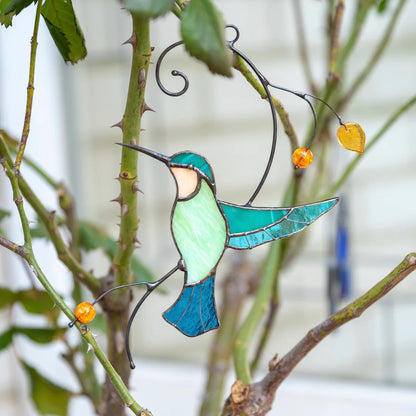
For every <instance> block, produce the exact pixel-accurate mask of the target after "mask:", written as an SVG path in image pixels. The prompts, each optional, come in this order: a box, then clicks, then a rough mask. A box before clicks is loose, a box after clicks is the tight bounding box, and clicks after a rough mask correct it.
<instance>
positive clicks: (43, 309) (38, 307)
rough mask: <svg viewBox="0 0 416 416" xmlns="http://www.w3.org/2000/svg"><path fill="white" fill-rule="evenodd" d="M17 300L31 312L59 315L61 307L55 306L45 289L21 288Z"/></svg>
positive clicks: (52, 315) (51, 315)
mask: <svg viewBox="0 0 416 416" xmlns="http://www.w3.org/2000/svg"><path fill="white" fill-rule="evenodd" d="M16 301H18V302H20V303H21V304H22V306H23V307H24V308H25V309H26V311H27V312H29V313H34V314H40V315H45V314H46V315H50V318H53V317H54V316H55V315H56V316H57V315H59V309H58V308H55V304H54V302H53V300H52V298H51V297H50V296H49V294H48V293H47V292H45V291H43V290H37V289H28V290H20V291H19V292H17V293H16Z"/></svg>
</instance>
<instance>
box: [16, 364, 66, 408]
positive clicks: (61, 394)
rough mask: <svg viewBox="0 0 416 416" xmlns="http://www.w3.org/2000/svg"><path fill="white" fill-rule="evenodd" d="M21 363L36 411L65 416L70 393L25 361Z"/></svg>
mask: <svg viewBox="0 0 416 416" xmlns="http://www.w3.org/2000/svg"><path fill="white" fill-rule="evenodd" d="M22 364H23V368H24V369H25V370H26V373H27V375H28V377H29V379H30V386H31V395H32V399H33V401H34V403H35V406H36V409H37V410H38V412H39V413H40V414H41V415H56V416H67V414H68V403H69V399H70V397H71V393H70V392H69V391H68V390H66V389H64V388H62V387H60V386H58V385H56V384H55V383H52V382H51V381H50V380H48V379H47V378H45V377H44V376H42V375H41V374H40V373H39V372H38V371H37V370H36V369H35V368H33V367H31V366H30V365H28V364H26V363H25V362H22Z"/></svg>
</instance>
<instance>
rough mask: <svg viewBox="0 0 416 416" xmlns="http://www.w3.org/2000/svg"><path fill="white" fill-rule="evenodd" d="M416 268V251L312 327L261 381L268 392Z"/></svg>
mask: <svg viewBox="0 0 416 416" xmlns="http://www.w3.org/2000/svg"><path fill="white" fill-rule="evenodd" d="M414 270H416V253H409V254H408V255H407V256H406V257H405V258H404V260H403V261H402V262H401V263H400V264H399V265H398V266H397V267H395V268H394V270H392V271H391V272H390V273H389V274H388V275H387V276H386V277H385V278H384V279H382V280H381V281H380V282H378V283H377V284H376V285H374V286H373V287H372V288H371V289H370V290H369V291H368V292H366V293H365V294H364V295H362V296H360V297H359V298H358V299H356V300H355V301H353V302H351V303H350V304H349V305H347V306H345V307H344V308H343V309H341V310H340V311H338V312H336V313H335V314H334V315H332V316H330V317H329V318H328V319H326V320H325V321H323V322H322V323H320V324H319V325H317V326H315V327H314V328H312V329H311V330H310V331H309V332H308V333H307V334H306V335H305V336H304V337H303V339H302V340H300V341H299V343H298V344H296V345H295V346H294V347H293V348H292V349H291V350H290V351H289V352H288V353H287V354H286V355H285V356H284V357H283V358H282V359H281V360H280V361H278V362H277V363H276V364H275V366H274V368H272V369H271V371H270V373H269V374H268V375H266V377H265V378H264V379H263V380H262V381H261V382H260V383H261V384H263V385H264V387H266V388H267V390H268V392H269V394H270V393H272V394H274V391H275V390H276V389H277V387H278V386H279V385H280V384H281V383H282V381H283V380H284V379H285V378H286V377H287V376H288V375H289V374H290V372H291V371H292V370H293V369H294V367H295V366H296V365H297V364H298V363H299V362H300V361H301V360H302V359H303V358H304V357H305V356H306V354H308V352H309V351H311V350H312V349H313V348H314V347H315V346H316V345H317V344H318V343H319V342H321V341H322V340H323V339H324V338H326V337H327V336H328V335H329V334H331V333H332V332H333V331H335V330H336V329H337V328H339V327H340V326H342V325H344V324H346V323H347V322H349V321H351V320H353V319H355V318H358V317H360V316H361V314H362V313H363V312H364V311H365V310H366V309H368V308H369V307H370V306H372V305H373V304H374V303H375V302H377V301H378V300H379V299H381V298H382V297H383V296H385V295H386V294H387V293H389V292H390V291H391V290H392V289H393V288H394V287H396V286H397V285H398V284H399V283H400V282H401V281H403V280H404V279H405V278H406V277H407V276H408V275H409V274H410V273H412V272H413V271H414Z"/></svg>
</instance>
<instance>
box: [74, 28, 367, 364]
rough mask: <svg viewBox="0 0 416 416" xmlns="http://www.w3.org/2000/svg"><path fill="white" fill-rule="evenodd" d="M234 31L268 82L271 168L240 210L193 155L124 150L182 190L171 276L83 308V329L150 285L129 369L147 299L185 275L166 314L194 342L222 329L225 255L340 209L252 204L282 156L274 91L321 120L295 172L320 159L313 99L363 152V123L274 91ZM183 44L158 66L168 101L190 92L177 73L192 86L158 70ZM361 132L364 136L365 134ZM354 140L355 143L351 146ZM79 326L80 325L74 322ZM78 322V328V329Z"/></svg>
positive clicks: (174, 221)
mask: <svg viewBox="0 0 416 416" xmlns="http://www.w3.org/2000/svg"><path fill="white" fill-rule="evenodd" d="M228 27H231V28H232V29H234V30H235V33H236V36H235V39H234V40H232V41H230V42H228V43H227V44H228V46H229V48H230V49H231V51H232V52H233V53H235V54H237V55H239V56H240V57H241V58H242V59H243V60H244V61H245V62H246V63H247V64H248V65H249V66H250V67H251V68H252V70H253V71H254V72H255V74H256V75H257V77H258V79H259V80H260V82H261V83H262V85H263V87H264V90H265V91H266V95H267V98H268V102H269V106H270V109H271V114H272V121H273V139H272V147H271V151H270V156H269V161H268V164H267V166H266V169H265V171H264V173H263V176H262V178H261V180H260V183H259V184H258V186H257V188H256V189H255V191H254V193H253V194H252V196H251V197H250V199H249V200H248V201H247V203H246V204H244V205H236V204H232V203H229V202H223V201H219V200H218V199H217V197H216V188H215V180H214V173H213V171H212V168H211V166H210V164H209V163H208V161H207V160H206V159H205V158H204V157H203V156H200V155H198V154H196V153H193V152H191V151H185V152H179V153H176V154H174V155H173V156H165V155H163V154H160V153H157V152H154V151H152V150H149V149H145V148H143V147H140V146H137V145H135V144H121V143H120V144H121V145H122V146H125V147H127V148H130V149H132V151H139V152H141V153H143V154H145V155H148V156H150V157H152V158H154V159H156V160H158V161H160V162H162V163H163V164H165V165H166V166H167V167H168V169H169V170H170V172H171V174H172V176H173V178H174V180H175V184H176V198H175V202H174V204H173V208H172V215H171V232H172V237H173V241H174V244H175V245H176V248H177V250H178V252H179V261H178V263H177V264H176V265H175V267H173V268H172V269H171V270H170V271H169V272H168V273H167V274H166V275H165V276H163V277H162V278H161V279H159V280H157V281H156V282H153V283H147V282H139V283H131V284H127V285H122V286H118V287H113V288H111V289H110V290H108V291H106V292H104V293H103V294H101V296H100V297H98V298H97V299H96V300H95V301H94V302H93V303H92V304H89V303H87V302H83V303H82V304H80V305H78V307H77V309H76V312H75V316H76V318H77V319H78V320H79V321H80V322H89V321H90V320H92V319H93V318H94V315H95V309H94V306H93V305H94V304H95V303H97V302H98V301H99V300H101V299H102V297H103V296H105V295H106V294H107V293H109V292H111V291H113V290H117V289H120V288H124V287H129V286H135V285H145V286H146V289H147V290H146V292H145V294H144V295H143V296H142V298H141V299H140V300H139V302H138V303H137V305H136V307H135V308H134V310H133V312H132V314H131V316H130V319H129V322H128V325H127V331H126V352H127V355H128V358H129V360H130V366H131V367H132V368H134V363H133V360H132V357H131V354H130V347H129V344H130V343H129V336H130V328H131V324H132V322H133V320H134V318H135V316H136V314H137V312H138V310H139V308H140V306H141V304H142V303H143V301H144V300H145V299H146V298H147V297H148V295H149V294H150V293H151V292H152V291H153V290H154V289H155V288H156V287H158V286H159V285H160V284H162V283H163V282H164V281H165V280H166V279H167V278H169V277H170V276H171V275H172V274H173V273H175V272H176V271H178V270H180V271H182V272H183V273H184V285H183V288H182V291H181V293H180V295H179V297H178V298H177V300H176V302H175V303H174V304H173V305H172V306H171V307H170V308H169V309H167V310H166V311H165V312H164V313H163V318H164V319H165V320H166V321H167V322H168V323H170V324H171V325H173V326H174V327H175V328H177V329H178V330H179V331H181V332H182V333H183V334H185V335H187V336H191V337H194V336H197V335H200V334H203V333H205V332H207V331H210V330H212V329H215V328H217V327H218V326H219V321H218V317H217V312H216V307H215V297H214V280H215V272H216V269H217V266H218V263H219V262H220V260H221V258H222V255H223V253H224V251H225V249H226V248H232V249H237V250H244V249H252V248H254V247H257V246H259V245H261V244H265V243H268V242H272V241H275V240H278V239H281V238H285V237H289V236H291V235H293V234H295V233H298V232H300V231H302V230H303V229H305V228H306V227H308V226H309V225H310V224H311V223H312V222H314V221H315V220H316V219H318V218H319V217H320V216H322V215H323V214H325V213H326V212H328V211H329V210H330V209H331V208H333V207H334V205H335V204H336V203H337V202H338V198H331V199H327V200H325V201H320V202H314V203H311V204H306V205H300V206H293V207H285V208H269V207H255V206H253V205H252V204H253V201H254V199H255V198H256V196H257V194H258V193H259V191H260V189H261V188H262V186H263V184H264V182H265V180H266V178H267V176H268V173H269V170H270V167H271V164H272V161H273V158H274V154H275V150H276V140H277V134H276V132H277V120H276V114H275V110H274V107H273V100H272V97H271V93H270V87H271V88H277V89H280V90H283V91H287V92H290V93H292V94H295V95H297V96H298V97H300V98H302V99H303V100H305V101H306V102H307V103H308V105H309V107H310V109H311V111H312V113H313V116H314V120H315V131H314V133H313V136H312V138H311V140H310V142H309V145H308V147H307V148H299V149H297V150H296V151H295V153H294V154H293V162H294V164H295V166H296V167H301V168H303V167H307V166H309V164H310V163H311V162H312V159H313V156H312V153H311V151H310V149H309V148H310V146H311V144H312V141H313V139H314V137H315V133H316V122H317V119H316V113H315V110H314V107H313V106H312V104H311V102H310V101H309V99H308V98H313V99H317V100H319V101H321V102H323V103H324V104H325V105H326V106H327V107H329V109H330V110H331V111H332V112H333V113H334V114H335V115H336V117H337V118H338V120H339V123H340V129H339V130H338V131H339V132H340V130H341V133H339V134H340V135H341V139H339V141H340V143H341V142H342V143H343V145H344V144H345V143H347V145H348V146H349V147H350V149H351V150H356V151H360V152H362V151H363V149H362V148H361V147H363V146H364V144H363V143H364V140H365V135H364V136H363V132H362V129H361V128H360V127H359V126H358V125H357V124H356V123H347V124H345V123H344V122H343V121H342V120H341V118H340V116H339V115H338V114H337V113H336V112H335V110H333V109H332V107H330V106H329V105H328V104H327V103H326V102H324V101H322V100H321V99H319V98H318V97H315V96H313V95H311V94H307V93H301V92H297V91H292V90H289V89H286V88H283V87H279V86H276V85H273V84H271V83H270V82H269V81H268V80H267V79H266V78H265V77H264V76H263V74H261V73H260V71H259V70H258V69H257V68H256V67H255V65H254V64H253V63H252V62H251V61H250V60H249V59H248V58H247V57H246V56H245V55H243V54H242V53H241V52H240V51H239V50H237V49H236V48H235V46H234V44H235V42H236V41H237V40H238V38H239V31H238V29H237V28H236V27H235V26H231V25H230V26H228ZM180 44H181V42H177V43H175V44H173V45H171V46H170V47H168V48H167V49H165V51H164V52H162V54H161V56H160V57H159V60H158V62H157V65H156V80H157V82H158V84H159V86H160V88H161V89H162V90H163V91H164V92H165V93H166V94H168V95H172V96H178V95H181V94H183V93H185V92H186V90H187V88H188V85H189V82H188V79H187V77H186V75H184V74H183V73H181V72H178V71H172V74H173V75H179V76H180V77H182V78H183V79H184V81H185V86H184V88H183V89H182V90H181V91H179V92H171V91H168V90H167V89H166V88H165V87H164V86H163V85H162V83H161V81H160V77H159V70H160V65H161V62H162V60H163V58H164V56H165V55H166V53H167V52H169V51H170V50H171V49H173V48H174V47H176V46H178V45H180ZM361 132H362V134H361ZM349 136H353V137H352V139H351V140H352V142H353V144H348V143H349V142H350V141H349ZM74 322H75V321H74ZM74 322H72V323H71V324H72V325H73V323H74Z"/></svg>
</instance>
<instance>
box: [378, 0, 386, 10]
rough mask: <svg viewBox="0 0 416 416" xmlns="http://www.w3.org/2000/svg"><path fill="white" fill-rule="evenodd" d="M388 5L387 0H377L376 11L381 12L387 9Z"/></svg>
mask: <svg viewBox="0 0 416 416" xmlns="http://www.w3.org/2000/svg"><path fill="white" fill-rule="evenodd" d="M388 5H389V0H379V1H378V2H377V11H378V12H379V13H383V12H385V11H386V10H387V7H388Z"/></svg>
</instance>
